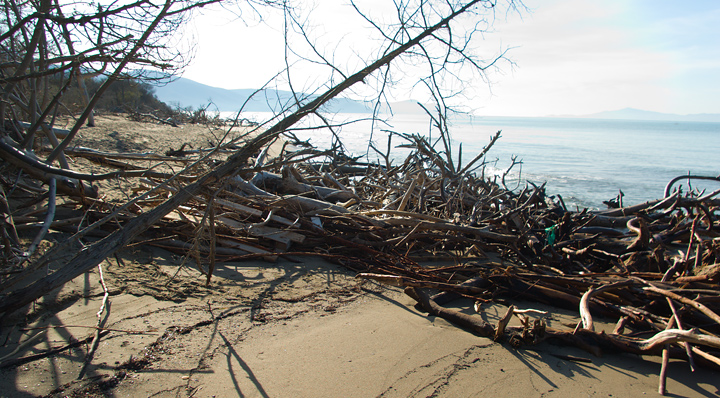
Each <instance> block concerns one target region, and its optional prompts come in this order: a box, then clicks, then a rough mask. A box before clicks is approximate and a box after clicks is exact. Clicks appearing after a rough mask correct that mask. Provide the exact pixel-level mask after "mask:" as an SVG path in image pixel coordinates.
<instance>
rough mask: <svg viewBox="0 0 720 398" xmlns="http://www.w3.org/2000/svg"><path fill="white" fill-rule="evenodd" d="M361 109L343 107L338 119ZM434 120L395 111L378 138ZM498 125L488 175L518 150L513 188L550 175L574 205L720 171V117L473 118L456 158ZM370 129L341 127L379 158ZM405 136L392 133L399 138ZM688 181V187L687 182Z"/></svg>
mask: <svg viewBox="0 0 720 398" xmlns="http://www.w3.org/2000/svg"><path fill="white" fill-rule="evenodd" d="M265 117H267V115H265ZM357 117H358V115H337V116H336V117H335V120H337V121H339V120H347V119H350V118H357ZM252 118H253V119H255V120H263V115H262V114H254V115H252ZM428 126H429V124H428V120H427V118H425V117H422V116H418V115H396V116H394V117H393V118H392V119H390V120H389V124H387V125H377V124H376V125H375V130H374V132H373V133H372V140H373V142H374V143H375V144H376V146H377V147H378V148H379V149H381V150H384V149H385V148H386V147H387V134H386V133H384V132H382V131H380V130H381V129H385V130H392V131H396V132H398V133H413V134H423V135H426V136H430V137H436V136H437V134H436V133H433V132H432V131H430V130H429V127H428ZM498 130H502V133H501V138H500V140H499V141H498V142H497V143H496V144H495V146H493V147H492V149H491V150H490V152H489V153H488V155H487V157H486V161H488V162H490V164H488V165H487V167H486V172H485V173H486V176H487V175H492V174H493V173H494V174H501V173H502V172H503V171H504V170H506V169H507V167H508V166H509V165H510V163H511V158H512V157H513V156H516V157H517V159H518V160H522V168H520V167H518V166H515V167H514V168H513V169H512V171H511V173H510V174H509V175H508V178H507V179H506V182H507V183H508V184H507V185H508V187H509V188H513V187H515V186H517V185H518V184H519V186H520V189H522V187H523V186H524V185H525V184H526V181H531V182H533V183H535V184H538V185H539V184H542V183H543V182H547V185H546V187H547V193H548V194H550V195H555V194H560V195H561V196H562V197H563V199H564V201H565V203H566V204H567V205H568V206H573V207H574V206H577V207H579V208H585V207H587V208H591V209H598V208H605V206H604V205H603V204H602V202H603V201H604V200H609V199H613V198H615V197H616V196H617V195H618V192H619V191H620V190H622V192H623V193H624V194H625V196H624V198H623V201H624V204H625V205H632V204H637V203H641V202H644V201H648V200H653V199H658V198H661V197H662V196H663V191H664V189H665V185H666V184H667V183H668V181H670V180H671V179H672V178H674V177H677V176H680V175H686V174H688V173H690V174H693V175H707V176H718V175H720V123H704V122H667V121H636V120H602V119H570V118H510V117H502V118H501V117H486V118H474V119H472V120H469V119H468V120H461V121H455V122H453V123H452V125H451V128H450V133H451V137H452V139H453V146H454V148H453V153H454V159H455V160H456V161H457V157H458V156H457V154H458V149H459V146H460V143H462V153H463V155H462V159H463V162H468V161H470V160H471V159H472V158H474V157H475V155H477V154H478V153H479V152H480V151H481V150H482V149H483V147H484V146H485V145H487V144H488V142H489V140H490V137H491V136H492V135H493V134H494V133H495V132H496V131H498ZM370 131H371V123H370V122H359V123H355V124H352V125H348V126H344V127H342V129H339V133H338V134H339V136H340V138H341V140H342V142H343V143H344V145H345V146H346V148H347V150H348V151H350V152H351V153H354V154H356V155H365V154H367V155H369V158H370V159H377V156H376V155H375V154H374V151H370V152H368V141H369V139H370V138H371V134H370ZM296 134H297V135H298V137H300V138H302V139H309V140H310V142H312V143H313V144H314V145H316V146H318V147H319V148H325V147H327V146H328V145H329V143H330V141H331V138H330V137H331V135H330V134H327V133H326V132H325V133H323V132H319V131H313V132H307V131H297V132H296ZM401 143H403V142H402V141H401V140H399V139H394V140H393V146H395V145H398V144H401ZM437 148H438V149H439V148H440V146H439V145H438V146H437ZM393 151H394V153H395V159H397V160H396V161H397V162H399V161H401V160H402V159H404V157H405V156H406V154H407V150H404V149H397V148H395V149H394V150H393ZM691 184H692V186H693V187H700V188H706V189H711V190H715V189H718V188H720V183H714V182H708V183H705V184H704V185H703V183H702V182H698V181H692V183H691ZM681 185H683V186H684V187H685V189H686V190H687V182H683V183H682V184H681Z"/></svg>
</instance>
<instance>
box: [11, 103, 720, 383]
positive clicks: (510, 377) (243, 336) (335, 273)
mask: <svg viewBox="0 0 720 398" xmlns="http://www.w3.org/2000/svg"><path fill="white" fill-rule="evenodd" d="M99 125H100V127H98V128H94V129H89V128H87V129H83V130H82V132H81V137H80V139H79V140H78V142H79V144H81V145H87V146H92V147H94V148H96V149H99V150H108V151H111V150H112V151H119V150H125V151H131V150H132V151H142V150H151V151H157V152H161V151H165V150H167V149H168V148H170V147H172V148H174V149H177V148H178V147H179V146H180V145H181V144H182V143H183V142H190V141H192V142H193V143H194V146H195V147H204V146H207V145H204V144H207V142H206V141H208V140H211V139H212V137H213V135H212V134H210V135H203V134H202V132H201V131H200V130H198V131H192V130H191V129H190V128H187V129H184V130H183V129H173V128H172V127H169V126H158V125H155V124H148V123H143V124H137V123H131V122H127V121H125V120H124V119H122V118H119V117H112V118H110V119H107V120H105V121H104V123H103V122H101V123H99ZM142 126H144V127H147V129H146V130H143V129H140V127H142ZM113 133H115V134H113ZM116 137H117V139H116ZM76 162H77V163H76V164H77V165H79V166H78V167H79V168H81V167H80V166H83V165H84V166H83V167H86V168H91V169H92V170H95V171H98V168H97V166H94V165H92V164H90V163H89V162H87V161H86V160H83V159H77V160H76ZM84 162H87V163H84ZM124 184H125V183H124V182H123V181H122V180H117V181H106V182H101V183H100V184H99V185H100V189H101V192H105V193H107V194H108V197H107V200H108V201H112V200H115V201H117V202H118V203H120V202H122V200H123V192H124V191H123V190H127V188H128V187H127V186H126V185H124ZM113 195H115V196H113ZM31 232H32V231H29V233H28V236H32V233H31ZM66 237H67V234H63V233H62V232H57V231H53V232H51V234H50V235H49V236H48V239H49V240H50V241H61V240H62V239H64V238H66ZM30 239H32V238H30ZM290 257H292V256H290ZM291 260H292V261H290V260H288V259H282V258H281V259H278V260H277V261H275V262H272V261H263V260H252V261H242V262H226V263H219V264H218V267H217V269H216V270H215V274H214V276H213V280H212V283H211V284H210V285H209V286H205V283H204V279H203V277H202V275H201V274H200V272H199V271H198V270H197V269H196V268H195V266H194V265H193V264H192V262H187V261H185V260H184V258H183V256H182V255H180V254H177V253H172V252H170V251H168V250H165V249H162V248H157V247H149V246H145V245H138V246H133V247H128V248H125V249H122V250H120V251H119V252H118V253H116V255H115V256H113V257H110V258H107V259H106V260H105V261H104V262H103V263H102V264H101V265H100V267H101V268H102V273H103V274H102V275H103V277H102V280H103V281H104V283H105V286H106V287H107V294H108V295H109V300H108V304H107V306H108V311H107V315H105V316H107V320H106V321H105V328H104V332H103V335H102V338H101V340H100V344H99V346H98V348H97V351H96V353H95V356H94V358H93V359H92V361H91V362H90V364H89V365H88V366H87V370H86V373H85V376H84V377H83V378H82V379H80V380H78V375H79V372H80V370H81V368H82V367H83V362H84V361H85V358H86V354H87V352H88V350H89V341H90V340H89V339H91V338H92V336H93V333H94V325H95V324H96V323H97V313H98V310H99V309H100V306H101V303H102V301H103V297H104V295H105V293H106V292H105V290H104V289H103V285H102V283H101V280H100V271H99V269H97V268H96V269H95V270H93V271H92V272H88V273H86V274H84V275H82V276H81V277H78V278H76V279H74V280H73V281H72V282H71V283H68V284H66V285H65V286H63V287H62V288H61V289H58V290H56V291H53V292H51V293H50V294H48V295H46V296H45V297H43V299H42V300H41V301H38V302H36V303H33V304H32V305H30V306H28V307H27V308H24V309H22V310H20V311H16V312H15V313H13V314H11V315H9V316H6V318H5V319H3V321H2V325H3V327H2V330H1V332H2V335H0V339H2V341H3V344H2V346H1V347H0V366H1V367H2V368H1V369H0V397H31V396H32V397H34V396H52V397H65V396H70V397H80V396H83V397H85V396H90V397H105V396H111V397H230V396H240V397H488V396H526V397H541V396H542V397H566V396H579V397H584V396H603V397H610V396H612V397H637V396H643V395H649V396H652V395H657V394H658V393H657V388H658V387H657V386H658V373H659V371H660V359H659V358H656V357H638V356H635V355H630V354H606V355H603V356H602V357H597V356H593V355H591V354H589V353H586V352H584V351H581V350H579V349H577V348H570V347H563V346H559V345H554V344H551V343H548V342H544V343H541V344H539V345H537V346H533V347H531V348H522V349H515V348H513V347H511V346H509V345H507V344H500V343H495V342H493V341H492V340H490V339H487V338H482V337H478V336H476V335H474V334H473V333H471V332H468V331H466V330H463V329H461V328H459V327H457V326H455V325H452V324H450V323H448V322H447V321H445V320H443V319H440V318H436V317H434V316H428V315H427V314H426V313H424V312H422V311H419V310H418V309H416V308H415V301H414V300H413V299H412V298H410V297H408V296H406V295H405V294H404V293H403V292H402V290H401V289H398V288H393V287H387V286H382V285H379V284H377V283H376V282H372V281H368V280H362V279H357V278H356V277H355V274H354V273H353V272H352V271H349V270H347V269H345V268H343V267H341V266H339V265H336V264H331V263H329V262H327V261H325V260H323V259H320V258H315V257H307V256H303V257H296V258H291ZM45 272H46V270H45V269H41V270H38V271H37V275H38V276H39V275H42V274H43V273H45ZM472 304H473V303H472V302H470V301H467V300H456V301H454V302H452V303H450V304H448V305H447V306H449V307H453V308H456V309H458V310H461V311H463V312H465V313H467V314H473V313H474V310H473V306H472ZM513 304H515V305H516V306H517V307H518V308H523V309H526V308H532V309H538V310H545V311H549V312H550V313H551V315H550V316H549V318H548V326H556V327H570V328H572V327H573V325H576V324H577V323H578V321H579V318H578V315H577V312H571V311H566V310H561V309H558V308H555V307H549V306H545V305H542V304H539V303H532V302H527V301H517V302H514V303H513ZM505 310H506V307H504V306H502V305H499V304H494V305H492V306H485V307H483V315H482V316H483V317H487V319H486V320H487V321H488V322H491V323H495V322H497V320H498V318H500V316H501V315H502V314H503V313H504V312H505ZM475 316H481V315H478V314H475ZM597 321H598V322H599V323H600V328H603V330H607V331H611V330H612V328H613V326H614V322H615V321H616V320H605V321H606V322H605V323H603V320H602V319H598V320H597ZM513 322H517V320H514V321H513ZM512 324H515V323H512ZM516 324H517V325H519V323H516ZM48 350H55V351H53V352H52V353H49V352H48ZM716 375H717V374H716V373H715V372H713V371H711V370H708V369H705V368H698V369H696V370H695V371H694V372H691V371H690V368H689V366H688V364H687V362H686V361H677V362H674V361H673V362H671V364H670V367H669V372H668V376H669V377H668V384H667V389H668V395H669V396H677V397H680V396H686V397H705V396H707V397H712V396H717V395H718V394H720V380H718V378H717V377H716Z"/></svg>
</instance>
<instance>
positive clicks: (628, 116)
mask: <svg viewBox="0 0 720 398" xmlns="http://www.w3.org/2000/svg"><path fill="white" fill-rule="evenodd" d="M580 117H583V118H593V119H620V120H658V121H675V122H720V114H718V113H698V114H692V115H677V114H673V113H661V112H652V111H644V110H641V109H634V108H625V109H620V110H616V111H606V112H599V113H593V114H591V115H583V116H580Z"/></svg>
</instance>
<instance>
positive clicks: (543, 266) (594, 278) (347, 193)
mask: <svg viewBox="0 0 720 398" xmlns="http://www.w3.org/2000/svg"><path fill="white" fill-rule="evenodd" d="M394 137H395V138H397V139H400V140H402V143H401V145H403V146H405V147H410V148H411V149H412V151H411V153H410V154H409V155H408V156H407V158H406V159H405V160H404V161H402V162H401V163H398V164H397V165H394V164H393V163H392V162H390V161H389V160H388V161H387V162H386V164H384V165H381V164H377V163H367V162H366V163H362V162H359V161H358V160H357V159H355V158H352V157H350V156H346V155H345V154H342V153H336V154H333V153H328V152H322V151H315V152H311V154H310V155H308V152H307V151H304V150H303V151H289V150H287V149H288V147H284V148H285V149H286V150H284V151H283V152H282V153H281V154H280V155H279V156H278V157H276V158H274V159H270V160H268V161H266V162H265V163H263V162H258V161H255V160H254V159H250V161H251V162H252V164H248V165H247V167H246V168H244V169H242V170H240V171H239V172H238V173H236V174H235V175H234V176H232V177H230V178H226V179H220V180H208V181H206V182H203V184H202V187H201V189H199V191H198V193H197V194H195V195H192V196H191V197H190V198H189V200H187V201H186V202H184V203H182V204H181V205H177V206H175V207H174V208H173V210H171V211H170V212H168V213H167V214H166V215H165V216H164V217H162V218H161V219H160V220H158V221H157V222H155V223H153V224H152V226H151V227H150V228H149V229H148V230H147V231H146V232H144V233H143V234H141V235H138V236H137V237H136V238H134V239H133V242H131V243H130V244H131V245H134V246H137V245H152V246H157V247H161V248H164V249H167V250H170V251H175V252H178V253H183V254H186V255H187V256H188V257H189V258H192V259H194V260H195V261H194V263H195V266H196V267H197V268H198V270H199V271H200V272H201V273H202V274H203V276H204V278H205V283H206V284H207V285H210V284H211V283H212V276H213V272H214V269H216V268H217V267H220V266H222V264H223V263H228V262H238V261H243V260H245V259H255V258H263V259H265V260H267V261H276V260H277V259H278V258H281V257H282V258H284V259H287V260H289V261H299V260H298V259H299V258H301V257H306V256H316V257H321V258H324V259H327V260H329V261H333V262H336V263H339V264H342V265H343V266H345V267H347V268H349V269H351V270H354V271H356V272H358V277H359V278H363V279H367V280H374V281H378V282H380V283H385V284H389V285H394V286H402V287H405V288H406V293H407V294H408V295H410V296H411V297H413V298H414V299H415V300H417V301H418V303H420V305H421V306H422V308H423V309H424V310H425V311H427V312H428V313H429V314H431V315H434V316H440V317H443V318H445V319H447V320H448V321H450V322H451V323H453V324H456V325H458V326H460V327H463V328H465V329H468V330H470V331H472V332H473V333H476V334H478V335H480V336H484V337H488V338H491V339H493V340H495V341H499V342H506V343H508V344H510V345H511V346H513V347H519V346H523V345H532V344H537V343H539V342H541V341H544V340H548V339H552V340H557V341H561V342H563V343H565V344H569V345H573V346H577V347H579V348H582V349H584V350H586V351H588V352H591V353H593V354H596V355H599V354H600V353H601V352H631V353H637V354H651V355H660V356H662V358H663V370H662V372H661V375H662V377H661V381H660V390H661V391H664V385H665V384H664V377H665V369H666V364H667V362H668V360H669V359H668V358H669V357H670V356H672V357H674V358H685V359H686V360H688V361H689V362H690V363H691V364H692V366H696V364H702V365H709V366H714V367H718V368H720V354H718V353H719V352H720V337H719V336H720V316H719V315H718V312H720V287H719V285H718V283H719V282H720V261H719V260H718V258H719V255H720V235H719V234H718V225H717V222H718V221H717V218H718V217H717V216H718V214H717V213H718V208H719V207H718V206H720V200H719V199H718V198H717V195H718V194H720V190H718V191H715V192H711V193H704V192H696V191H694V190H689V191H688V192H686V193H684V194H683V193H682V192H681V191H680V190H674V191H673V190H670V189H668V190H667V192H666V194H667V195H666V197H665V198H662V199H658V200H655V201H651V202H647V203H643V204H638V205H634V206H631V207H624V208H614V209H609V210H606V211H588V210H580V211H571V210H569V209H566V208H565V207H564V206H563V205H562V203H561V202H560V201H559V200H557V199H556V198H554V197H552V196H549V195H548V194H547V192H546V190H545V186H544V185H540V186H538V185H534V184H528V185H527V186H525V187H523V188H522V189H520V190H518V191H513V190H509V189H507V188H506V187H504V186H502V185H503V184H501V183H500V182H498V181H497V177H485V176H484V169H483V167H482V166H483V165H484V163H483V162H482V160H483V157H482V156H478V157H476V158H474V159H473V160H472V164H470V163H468V164H467V165H462V164H461V162H460V161H456V162H454V163H453V162H452V161H450V160H449V159H452V158H451V157H450V156H449V154H448V153H446V152H445V151H444V149H440V150H438V149H436V147H435V146H434V145H432V144H431V143H430V142H429V141H428V140H427V139H426V138H425V137H421V136H417V135H411V134H395V135H394ZM499 137H500V133H499V132H498V133H496V134H495V135H493V136H492V137H491V139H490V143H489V144H488V147H490V146H491V145H493V144H494V143H495V142H497V140H498V138H499ZM483 153H484V152H483ZM321 155H322V156H321ZM328 155H329V156H328ZM193 156H199V155H197V154H188V155H187V156H186V157H185V158H184V159H183V161H188V158H189V160H192V157H193ZM388 158H389V157H388ZM208 161H210V160H208ZM106 166H107V167H112V166H113V165H112V164H106ZM471 170H477V171H475V172H470V171H471ZM192 178H197V177H192V175H186V176H185V178H184V179H175V180H167V179H163V178H160V176H147V177H142V178H137V179H136V180H135V181H136V184H135V188H134V191H135V192H134V193H135V194H136V195H140V194H143V193H150V192H151V194H149V195H146V196H145V197H144V199H143V200H142V201H137V202H135V203H134V204H133V205H132V206H128V207H126V208H124V209H121V210H117V209H115V208H114V207H113V206H112V205H110V204H109V203H105V202H104V201H103V200H102V198H89V197H76V198H75V199H73V200H68V201H66V202H65V203H64V204H63V205H62V206H61V207H62V211H58V214H56V215H55V217H54V220H53V221H52V224H51V225H50V228H53V229H55V230H60V231H67V232H77V224H76V223H75V222H73V220H77V219H78V218H83V219H85V220H86V222H90V223H91V222H93V221H95V220H99V219H102V218H104V217H107V216H108V215H109V214H112V215H113V217H114V222H115V223H116V224H114V225H113V226H111V225H109V224H106V225H105V226H103V227H100V228H98V229H97V230H96V231H95V234H96V235H98V236H100V237H102V236H106V235H108V234H109V232H110V230H113V229H115V228H116V226H117V225H119V226H120V227H121V228H122V226H123V225H124V224H125V223H127V222H128V221H129V220H131V219H134V218H136V217H138V216H140V215H142V214H145V213H147V212H149V211H150V210H151V209H152V208H154V206H157V204H158V203H163V202H164V201H166V199H167V198H169V197H170V196H171V195H173V194H174V193H175V192H177V191H178V190H181V189H183V186H184V184H186V183H188V182H191V181H192ZM188 179H189V181H188ZM677 182H678V181H676V180H673V181H672V183H673V184H674V183H677ZM26 213H27V214H25V213H23V212H22V211H19V212H18V211H15V212H13V213H12V214H13V218H12V219H10V218H7V217H6V218H5V220H6V221H5V224H4V228H5V234H6V236H13V235H14V234H15V232H14V230H16V229H22V228H24V227H25V226H29V225H35V224H38V223H41V222H42V220H41V215H39V214H38V213H37V212H26ZM63 217H65V219H63ZM5 266H6V267H9V268H8V272H6V273H5V274H4V276H3V284H2V286H3V292H7V291H11V290H12V289H11V288H12V286H13V285H14V283H15V279H14V278H17V277H18V276H17V275H16V274H18V273H19V274H22V273H23V272H24V271H23V270H22V269H16V268H13V267H12V264H5ZM6 289H7V290H6ZM432 292H441V293H439V294H435V295H431V293H432ZM460 297H464V298H469V299H472V300H473V302H474V303H475V309H476V311H478V312H481V311H482V310H483V305H485V304H486V303H503V304H507V303H510V302H511V301H512V300H514V299H524V300H529V301H535V302H540V303H545V304H549V305H551V306H555V307H562V308H567V309H571V310H577V311H578V314H579V318H580V320H579V322H578V324H577V326H576V327H575V328H574V329H568V330H561V329H557V328H551V327H549V326H548V325H547V323H546V322H545V319H544V316H543V314H542V313H537V312H536V311H527V310H522V309H518V308H514V307H513V306H509V308H508V310H507V313H506V315H505V316H504V317H503V318H502V319H500V320H499V321H498V323H497V324H496V325H493V324H490V323H488V322H486V321H485V320H483V318H482V317H480V316H477V315H468V314H466V313H464V312H460V311H458V310H455V309H451V308H446V307H444V306H443V303H446V302H447V301H448V300H451V299H452V298H460ZM598 316H601V317H603V318H604V319H614V320H617V325H616V327H615V329H614V330H613V332H612V333H605V332H599V331H597V330H596V329H595V327H594V322H593V319H594V317H598ZM513 317H516V318H518V319H520V321H521V325H522V326H520V327H513V326H508V324H509V321H510V319H511V318H513Z"/></svg>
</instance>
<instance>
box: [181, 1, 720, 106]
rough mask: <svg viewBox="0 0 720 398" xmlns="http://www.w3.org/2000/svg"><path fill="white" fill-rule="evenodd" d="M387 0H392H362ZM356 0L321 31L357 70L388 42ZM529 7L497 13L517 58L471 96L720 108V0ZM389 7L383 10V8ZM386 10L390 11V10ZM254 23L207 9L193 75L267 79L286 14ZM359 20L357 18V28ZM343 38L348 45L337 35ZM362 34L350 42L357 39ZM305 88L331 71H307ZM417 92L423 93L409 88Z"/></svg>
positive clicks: (501, 102) (320, 6)
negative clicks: (359, 14)
mask: <svg viewBox="0 0 720 398" xmlns="http://www.w3.org/2000/svg"><path fill="white" fill-rule="evenodd" d="M356 3H357V4H359V5H362V6H365V7H367V9H371V10H375V11H378V10H380V11H381V10H383V8H382V7H383V6H384V5H387V4H388V3H389V1H387V0H357V1H356ZM346 4H347V2H345V1H344V0H340V1H335V0H332V1H331V0H317V4H316V7H317V8H316V9H315V10H316V11H315V14H314V15H315V17H316V18H317V20H320V21H322V25H316V26H315V27H314V28H313V32H312V35H313V37H315V38H317V40H318V41H319V42H320V43H322V46H321V47H322V48H325V49H328V48H329V49H330V50H333V51H331V52H334V53H335V57H336V58H335V61H336V62H338V63H339V64H341V65H342V66H343V67H344V68H345V69H346V70H348V71H353V70H356V69H357V68H359V67H360V66H361V61H362V59H367V58H368V54H373V53H374V51H377V48H376V47H374V46H375V45H376V44H377V43H376V42H375V41H373V40H371V39H368V38H366V37H364V36H363V35H365V34H366V33H364V32H366V31H364V30H362V29H360V28H355V27H354V26H355V25H354V24H358V26H360V22H359V20H358V19H357V18H356V17H355V16H354V15H352V14H351V10H350V9H349V7H347V5H346ZM523 4H524V5H525V6H526V9H524V10H521V11H520V12H519V13H518V12H510V13H507V14H505V13H499V14H496V15H495V20H494V21H493V24H492V29H491V31H489V32H487V33H486V34H484V35H483V41H482V42H481V43H480V47H479V48H478V50H479V51H480V52H481V54H487V56H488V57H490V56H492V55H493V54H497V53H498V52H500V51H503V50H504V49H509V51H508V53H507V57H508V58H509V59H510V60H511V61H512V64H511V63H507V62H506V63H501V64H499V68H498V69H496V70H492V71H489V72H488V73H487V75H486V76H485V80H486V81H485V82H483V81H480V82H476V83H475V84H474V88H476V90H474V95H473V96H472V97H470V98H468V100H467V101H468V102H467V105H468V106H469V107H471V108H472V109H473V110H474V112H475V113H476V114H479V115H487V116H490V115H492V116H551V115H586V114H592V113H596V112H602V111H609V110H617V109H623V108H628V107H631V108H637V109H642V110H648V111H655V112H664V113H675V114H695V113H720V1H717V0H692V1H686V2H678V1H668V0H624V1H620V0H605V1H602V2H598V1H592V0H545V1H541V0H526V1H524V2H523ZM378 12H379V11H378ZM380 14H382V13H380ZM266 17H267V18H266V19H265V21H264V22H258V21H257V19H256V18H255V17H254V16H253V14H252V13H250V12H244V13H243V19H244V20H245V22H242V21H239V20H238V19H237V18H234V17H233V16H232V15H231V14H230V13H228V12H226V11H225V12H212V11H208V12H206V13H205V14H204V15H202V16H199V17H197V18H196V19H195V21H194V25H193V26H192V30H191V34H192V35H194V36H193V39H194V40H195V42H196V47H195V50H196V52H195V57H194V59H193V60H192V62H191V64H190V65H189V66H188V67H187V68H186V70H185V72H184V74H183V77H186V78H189V79H192V80H195V81H198V82H200V83H203V84H207V85H210V86H214V87H222V88H228V89H236V88H257V87H260V86H262V85H263V84H264V83H266V82H267V81H268V80H269V79H270V78H272V76H274V74H275V73H277V72H278V71H279V70H281V69H282V68H283V67H284V61H283V60H284V53H283V49H282V34H281V32H282V19H279V18H273V17H272V16H267V15H266ZM349 27H351V28H349ZM339 39H342V40H343V42H342V43H343V44H342V45H337V44H333V43H335V42H337V40H339ZM347 43H350V45H347ZM298 70H299V71H300V72H301V73H304V75H303V76H304V77H306V79H305V80H304V81H302V82H301V85H302V86H303V87H301V88H302V89H309V88H312V87H317V86H318V85H322V84H323V82H326V80H327V77H326V76H327V75H326V74H323V73H324V72H323V73H315V72H316V71H311V70H310V69H308V70H307V72H302V71H303V69H301V68H300V69H298ZM404 93H405V94H399V95H400V96H402V95H407V96H408V97H406V98H394V99H396V100H403V99H411V98H412V99H419V100H422V99H420V98H415V97H416V96H417V95H419V94H413V93H410V92H408V91H405V92H404Z"/></svg>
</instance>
